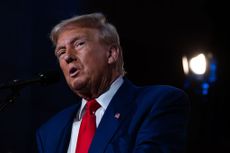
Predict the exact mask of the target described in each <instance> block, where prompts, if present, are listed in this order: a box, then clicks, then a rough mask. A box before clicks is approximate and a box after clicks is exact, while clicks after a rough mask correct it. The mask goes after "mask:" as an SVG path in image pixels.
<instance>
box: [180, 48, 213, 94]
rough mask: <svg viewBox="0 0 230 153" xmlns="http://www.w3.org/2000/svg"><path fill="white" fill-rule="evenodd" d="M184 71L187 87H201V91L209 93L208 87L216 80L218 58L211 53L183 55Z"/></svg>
mask: <svg viewBox="0 0 230 153" xmlns="http://www.w3.org/2000/svg"><path fill="white" fill-rule="evenodd" d="M182 66H183V71H184V74H185V76H186V81H185V88H189V87H190V88H191V87H192V88H194V87H196V88H197V87H198V88H200V90H199V91H200V93H202V94H203V95H207V94H208V88H209V87H210V85H211V84H213V83H214V82H215V81H216V68H217V65H216V60H215V58H214V57H213V55H212V54H211V53H208V54H205V53H202V52H200V53H198V54H195V56H188V55H187V56H183V57H182Z"/></svg>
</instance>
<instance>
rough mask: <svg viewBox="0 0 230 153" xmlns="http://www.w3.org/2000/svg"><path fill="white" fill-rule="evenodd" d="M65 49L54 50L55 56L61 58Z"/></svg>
mask: <svg viewBox="0 0 230 153" xmlns="http://www.w3.org/2000/svg"><path fill="white" fill-rule="evenodd" d="M65 52H66V51H65V49H63V48H62V49H59V50H58V51H56V53H55V54H56V56H57V58H61V57H62V56H63V55H64V54H65Z"/></svg>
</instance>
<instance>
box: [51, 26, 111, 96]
mask: <svg viewBox="0 0 230 153" xmlns="http://www.w3.org/2000/svg"><path fill="white" fill-rule="evenodd" d="M55 54H56V56H57V58H58V60H59V64H60V67H61V69H62V71H63V73H64V76H65V79H66V81H67V83H68V85H69V86H70V88H71V89H72V90H73V91H74V92H75V93H77V94H78V95H79V96H83V97H84V96H85V95H84V94H86V95H88V94H92V93H91V92H94V90H97V88H100V86H101V84H103V82H106V81H105V80H104V79H105V78H106V77H107V76H109V75H110V74H109V70H108V68H109V62H108V59H109V47H108V46H106V45H103V44H102V43H101V42H100V41H99V38H98V32H97V31H96V30H95V29H89V28H72V29H67V30H65V31H63V32H61V34H60V35H59V37H58V40H57V45H56V49H55ZM102 86H103V85H102ZM82 94H83V95H82Z"/></svg>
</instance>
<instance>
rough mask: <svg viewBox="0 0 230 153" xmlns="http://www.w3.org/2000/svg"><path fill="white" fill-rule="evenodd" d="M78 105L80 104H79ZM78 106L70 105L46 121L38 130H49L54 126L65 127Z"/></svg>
mask: <svg viewBox="0 0 230 153" xmlns="http://www.w3.org/2000/svg"><path fill="white" fill-rule="evenodd" d="M79 105H80V104H79ZM79 105H77V104H76V105H72V106H69V107H67V108H65V109H64V110H61V111H59V112H58V113H57V114H55V115H54V116H52V117H51V118H50V119H48V120H47V121H46V122H45V123H44V124H43V125H42V126H41V127H40V129H50V128H51V127H54V126H55V125H59V126H60V125H65V122H68V120H69V119H71V118H73V117H74V115H76V111H77V108H78V106H79Z"/></svg>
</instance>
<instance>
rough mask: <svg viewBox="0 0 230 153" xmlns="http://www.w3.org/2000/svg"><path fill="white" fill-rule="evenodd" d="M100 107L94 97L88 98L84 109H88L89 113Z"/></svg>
mask: <svg viewBox="0 0 230 153" xmlns="http://www.w3.org/2000/svg"><path fill="white" fill-rule="evenodd" d="M100 107H101V105H100V104H99V103H98V102H97V101H96V100H95V99H92V100H89V101H87V103H86V111H90V113H93V112H96V110H97V109H98V108H100Z"/></svg>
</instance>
